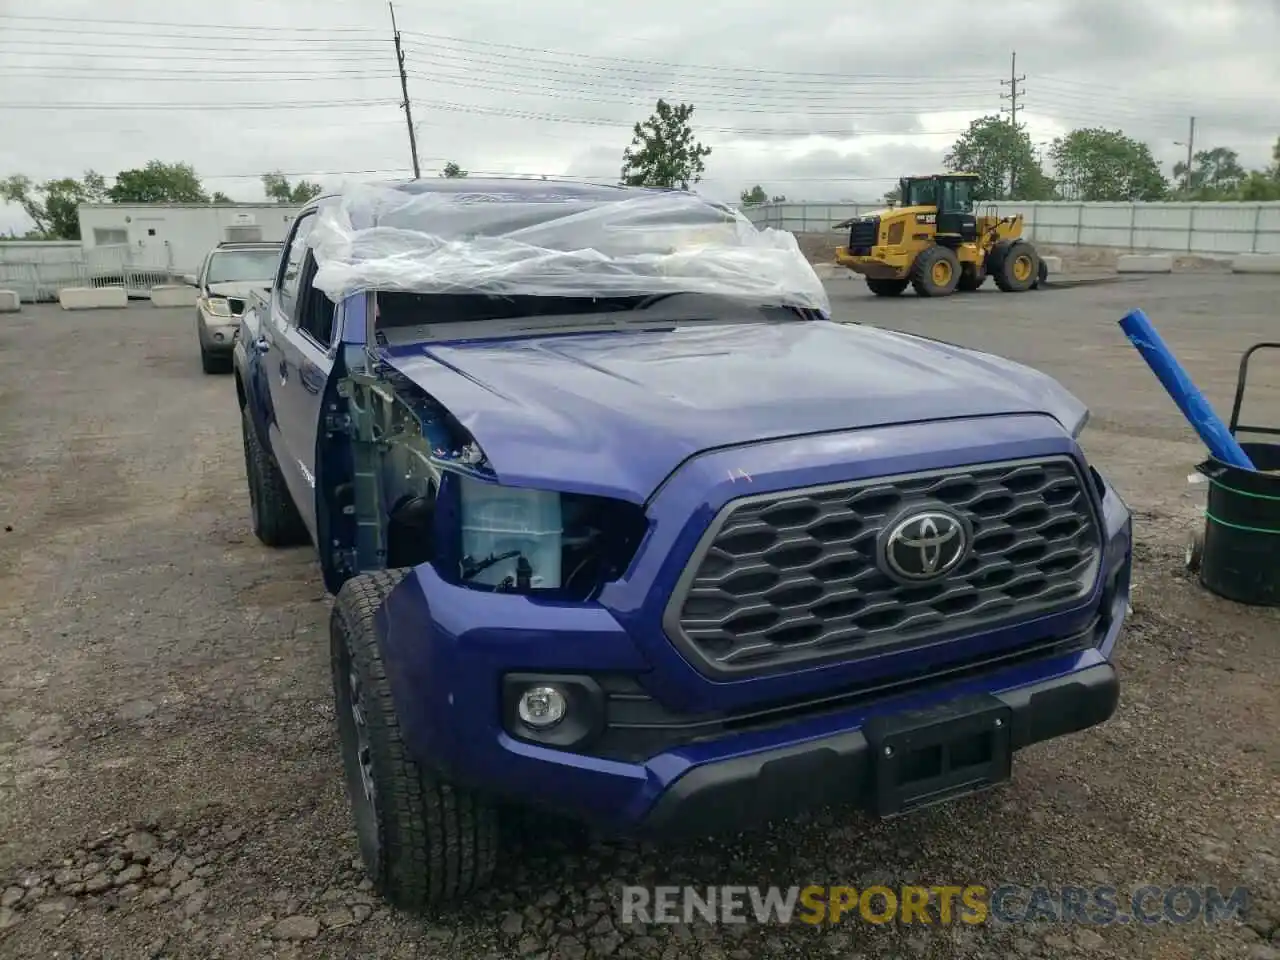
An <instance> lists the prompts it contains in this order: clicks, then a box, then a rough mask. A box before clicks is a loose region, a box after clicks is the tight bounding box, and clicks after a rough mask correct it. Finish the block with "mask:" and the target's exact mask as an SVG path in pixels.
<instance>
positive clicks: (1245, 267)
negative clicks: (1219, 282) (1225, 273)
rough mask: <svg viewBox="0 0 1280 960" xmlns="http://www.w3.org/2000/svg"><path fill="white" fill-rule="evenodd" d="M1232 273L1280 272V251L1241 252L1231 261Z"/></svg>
mask: <svg viewBox="0 0 1280 960" xmlns="http://www.w3.org/2000/svg"><path fill="white" fill-rule="evenodd" d="M1231 272H1232V273H1280V253H1241V254H1237V255H1236V256H1235V258H1234V259H1233V260H1232V261H1231Z"/></svg>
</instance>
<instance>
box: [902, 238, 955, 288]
mask: <svg viewBox="0 0 1280 960" xmlns="http://www.w3.org/2000/svg"><path fill="white" fill-rule="evenodd" d="M959 282H960V260H959V259H958V258H957V257H956V255H955V251H953V250H951V249H949V248H948V247H928V248H926V249H925V250H923V251H921V253H920V255H919V256H918V257H916V262H915V263H914V264H912V265H911V286H912V287H914V288H915V291H916V296H918V297H949V296H951V294H953V293H955V292H956V285H957V284H958V283H959Z"/></svg>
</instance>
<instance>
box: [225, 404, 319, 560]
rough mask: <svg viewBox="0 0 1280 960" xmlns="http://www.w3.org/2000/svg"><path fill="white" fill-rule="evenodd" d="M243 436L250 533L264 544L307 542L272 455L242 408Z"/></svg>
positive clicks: (275, 545)
mask: <svg viewBox="0 0 1280 960" xmlns="http://www.w3.org/2000/svg"><path fill="white" fill-rule="evenodd" d="M240 430H241V432H242V433H243V435H244V472H245V479H246V480H247V481H248V483H249V511H250V516H251V518H252V520H253V535H254V536H255V537H257V538H258V539H259V540H260V541H261V542H262V543H263V545H265V546H268V547H300V546H302V545H303V544H306V543H310V542H311V535H310V534H309V533H308V532H307V528H306V525H305V524H304V523H303V522H302V517H301V516H300V515H299V514H298V508H297V507H296V506H294V503H293V497H292V496H291V495H290V493H289V488H288V487H287V486H286V485H285V482H284V476H283V475H282V474H281V473H280V466H279V465H278V464H277V463H276V459H275V457H273V456H272V455H271V452H270V451H269V450H267V448H266V447H264V446H263V445H262V442H261V441H260V440H259V439H258V431H257V429H256V428H255V427H254V425H253V421H252V420H251V419H250V417H249V409H248V407H246V408H245V409H244V410H242V411H241V412H240Z"/></svg>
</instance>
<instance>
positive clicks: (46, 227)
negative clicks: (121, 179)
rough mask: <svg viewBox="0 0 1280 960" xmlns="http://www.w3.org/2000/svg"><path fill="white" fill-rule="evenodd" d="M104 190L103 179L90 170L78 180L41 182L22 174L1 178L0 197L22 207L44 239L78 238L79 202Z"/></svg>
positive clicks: (102, 194)
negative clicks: (37, 183) (5, 178)
mask: <svg viewBox="0 0 1280 960" xmlns="http://www.w3.org/2000/svg"><path fill="white" fill-rule="evenodd" d="M106 193H107V184H106V181H105V180H104V179H103V177H102V175H101V174H98V173H94V172H93V171H92V170H89V171H87V172H86V173H85V175H84V178H83V179H81V180H76V179H74V178H72V177H64V178H61V179H59V180H47V181H45V182H44V183H42V184H40V185H36V184H35V183H33V182H32V180H31V178H30V177H25V176H22V175H21V174H15V175H14V176H11V177H9V178H8V179H7V180H0V200H4V201H6V202H8V203H13V204H17V205H18V206H19V207H21V208H22V212H23V213H25V214H26V215H27V216H28V217H30V218H31V220H32V221H33V222H34V223H35V225H36V229H35V233H36V235H37V236H38V237H40V238H41V239H45V240H79V239H80V213H79V208H80V204H82V203H100V202H102V200H103V199H104V198H105V196H106Z"/></svg>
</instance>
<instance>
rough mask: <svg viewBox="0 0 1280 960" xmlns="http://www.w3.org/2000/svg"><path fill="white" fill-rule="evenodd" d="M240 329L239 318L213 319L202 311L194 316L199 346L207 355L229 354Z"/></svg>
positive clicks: (213, 317)
mask: <svg viewBox="0 0 1280 960" xmlns="http://www.w3.org/2000/svg"><path fill="white" fill-rule="evenodd" d="M239 328H240V318H239V317H221V316H218V317H215V316H212V315H210V314H206V313H205V312H204V311H203V310H201V311H199V312H198V313H197V314H196V329H197V331H198V332H199V335H200V346H201V348H202V349H204V350H205V352H207V353H225V354H227V355H228V356H229V355H230V354H231V351H232V348H233V347H234V346H235V340H236V332H237V331H238V330H239Z"/></svg>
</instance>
